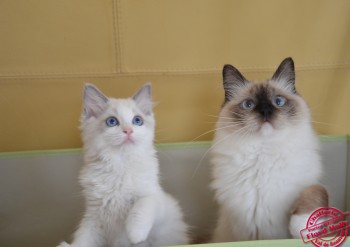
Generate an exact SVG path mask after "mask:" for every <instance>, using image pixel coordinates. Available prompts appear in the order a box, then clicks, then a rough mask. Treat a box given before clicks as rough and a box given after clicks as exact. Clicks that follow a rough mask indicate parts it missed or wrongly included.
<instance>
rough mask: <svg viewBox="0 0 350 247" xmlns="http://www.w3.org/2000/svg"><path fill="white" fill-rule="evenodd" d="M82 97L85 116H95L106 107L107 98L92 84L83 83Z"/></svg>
mask: <svg viewBox="0 0 350 247" xmlns="http://www.w3.org/2000/svg"><path fill="white" fill-rule="evenodd" d="M83 97H84V116H85V118H90V117H95V118H97V117H99V116H100V115H101V114H102V113H103V111H104V110H105V109H106V107H107V102H108V98H107V97H106V96H104V94H103V93H102V92H101V91H100V90H98V88H97V87H96V86H94V85H92V84H89V83H87V84H85V87H84V96H83Z"/></svg>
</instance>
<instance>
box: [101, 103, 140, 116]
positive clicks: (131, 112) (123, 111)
mask: <svg viewBox="0 0 350 247" xmlns="http://www.w3.org/2000/svg"><path fill="white" fill-rule="evenodd" d="M108 114H112V115H115V116H116V117H117V118H121V119H120V120H124V121H129V120H131V119H132V118H133V117H134V116H135V114H138V111H137V106H136V104H135V102H134V101H133V100H131V99H111V100H110V107H109V110H108Z"/></svg>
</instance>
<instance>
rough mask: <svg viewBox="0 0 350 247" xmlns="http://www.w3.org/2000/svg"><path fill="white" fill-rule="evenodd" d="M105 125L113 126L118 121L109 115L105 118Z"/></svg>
mask: <svg viewBox="0 0 350 247" xmlns="http://www.w3.org/2000/svg"><path fill="white" fill-rule="evenodd" d="M106 125H107V126H108V127H114V126H117V125H119V121H118V119H117V118H116V117H109V118H107V119H106Z"/></svg>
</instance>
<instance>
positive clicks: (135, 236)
mask: <svg viewBox="0 0 350 247" xmlns="http://www.w3.org/2000/svg"><path fill="white" fill-rule="evenodd" d="M126 233H127V235H128V238H129V240H130V242H131V243H132V244H139V243H141V242H143V241H145V240H146V239H147V237H148V234H149V229H148V228H146V227H145V226H143V225H141V224H137V222H135V221H133V220H128V221H127V223H126Z"/></svg>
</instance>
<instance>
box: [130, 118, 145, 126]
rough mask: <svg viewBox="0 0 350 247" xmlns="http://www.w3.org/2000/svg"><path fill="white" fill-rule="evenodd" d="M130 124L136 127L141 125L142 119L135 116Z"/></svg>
mask: <svg viewBox="0 0 350 247" xmlns="http://www.w3.org/2000/svg"><path fill="white" fill-rule="evenodd" d="M132 124H133V125H137V126H141V125H143V119H142V117H140V116H135V117H134V118H133V119H132Z"/></svg>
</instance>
